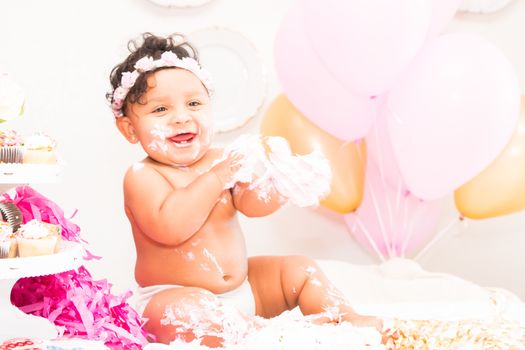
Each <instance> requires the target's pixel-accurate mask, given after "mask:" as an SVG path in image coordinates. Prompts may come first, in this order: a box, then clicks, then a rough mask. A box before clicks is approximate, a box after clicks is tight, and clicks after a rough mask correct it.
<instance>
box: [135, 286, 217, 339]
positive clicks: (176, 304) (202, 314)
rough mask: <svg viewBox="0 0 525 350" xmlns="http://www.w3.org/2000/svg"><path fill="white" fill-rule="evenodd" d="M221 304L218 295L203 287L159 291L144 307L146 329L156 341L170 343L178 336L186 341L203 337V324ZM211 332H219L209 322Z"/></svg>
mask: <svg viewBox="0 0 525 350" xmlns="http://www.w3.org/2000/svg"><path fill="white" fill-rule="evenodd" d="M217 303H218V301H217V297H216V296H215V295H213V294H212V293H210V292H209V291H206V290H204V289H200V288H173V289H168V290H165V291H162V292H160V293H157V294H156V295H154V296H153V298H152V299H151V300H150V302H149V303H148V305H147V306H146V309H145V310H144V318H145V319H146V323H145V325H144V328H145V329H146V331H148V332H149V333H151V334H152V335H153V336H154V338H155V339H154V340H155V341H156V342H160V343H165V344H168V343H169V342H171V341H173V340H175V339H181V340H183V341H186V342H190V341H192V340H194V339H195V338H196V337H201V336H202V335H203V334H204V333H205V331H204V330H202V329H199V328H202V326H201V324H202V323H203V321H204V320H206V319H209V317H207V313H210V312H213V310H214V307H213V306H216V305H217ZM204 324H207V327H208V328H209V329H207V331H208V333H210V332H212V331H217V329H213V325H212V324H211V323H209V322H208V323H206V322H204Z"/></svg>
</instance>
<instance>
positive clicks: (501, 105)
mask: <svg viewBox="0 0 525 350" xmlns="http://www.w3.org/2000/svg"><path fill="white" fill-rule="evenodd" d="M387 106H388V107H387V108H388V128H389V132H390V137H391V140H392V145H393V146H394V153H395V155H396V158H397V161H398V164H399V167H400V169H401V173H402V174H403V178H404V180H405V181H406V184H407V187H408V188H409V189H410V191H411V192H412V193H413V194H414V195H416V196H417V197H419V198H423V199H436V198H439V197H442V196H445V195H447V194H449V193H451V192H452V191H453V190H454V189H456V188H458V187H460V186H461V185H462V184H464V183H465V182H467V181H468V180H470V179H472V178H473V177H474V176H476V175H477V174H478V173H480V172H481V171H482V170H483V169H484V168H486V167H487V166H488V165H489V164H490V163H491V162H492V161H493V160H494V159H495V158H496V157H497V156H498V154H499V153H500V152H501V151H502V150H503V148H504V147H505V145H506V144H507V142H508V141H509V139H510V137H511V135H512V133H513V131H514V129H515V128H516V125H517V121H518V112H519V107H520V88H519V83H518V80H517V77H516V74H515V73H514V70H513V67H512V65H511V64H510V62H509V61H508V60H507V59H506V58H505V56H504V55H503V54H502V53H501V52H500V51H499V50H498V48H496V47H495V46H494V45H492V44H491V43H489V42H488V41H486V40H484V39H483V38H481V37H479V36H475V35H473V34H461V33H459V34H446V35H443V36H441V37H439V38H436V39H435V40H433V41H432V42H431V43H430V44H429V45H428V47H426V49H425V50H424V51H423V52H422V53H421V55H420V57H419V58H418V60H417V61H416V62H414V64H413V65H412V67H411V69H410V71H409V72H407V74H405V75H404V76H403V79H401V80H400V81H399V83H398V84H396V86H394V87H393V88H392V90H391V91H390V93H389V95H388V98H387Z"/></svg>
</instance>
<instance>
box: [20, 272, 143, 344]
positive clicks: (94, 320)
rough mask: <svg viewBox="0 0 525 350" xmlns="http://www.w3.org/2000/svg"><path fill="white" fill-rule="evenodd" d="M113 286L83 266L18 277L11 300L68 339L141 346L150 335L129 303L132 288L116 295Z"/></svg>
mask: <svg viewBox="0 0 525 350" xmlns="http://www.w3.org/2000/svg"><path fill="white" fill-rule="evenodd" d="M110 289H111V284H110V283H108V282H107V280H105V279H103V280H99V281H94V280H93V278H92V277H91V275H90V274H89V272H88V271H87V270H86V268H84V267H83V266H82V267H80V268H79V269H78V272H77V271H74V270H72V271H67V272H63V273H59V274H56V275H48V276H41V277H30V278H22V279H20V280H18V281H17V282H16V284H15V285H14V287H13V289H12V291H11V302H12V303H13V304H14V305H16V306H17V307H18V308H20V310H22V311H24V312H26V313H31V314H33V315H36V316H41V317H44V318H47V319H49V321H51V322H52V323H54V324H55V325H56V326H58V327H59V328H61V329H62V331H63V335H64V337H66V338H70V337H81V338H86V339H91V340H98V341H103V342H104V344H105V345H106V346H108V347H109V348H110V349H113V350H121V349H131V350H135V349H142V346H144V345H145V344H147V338H148V337H149V336H150V335H149V334H147V333H146V332H145V331H144V329H143V328H142V320H141V317H140V316H139V314H138V313H137V312H136V311H135V310H134V309H133V308H132V307H131V306H130V305H129V304H128V303H127V302H126V300H127V299H128V298H129V297H130V296H131V294H132V293H131V291H128V292H127V293H124V294H122V295H119V296H116V295H113V294H111V291H110Z"/></svg>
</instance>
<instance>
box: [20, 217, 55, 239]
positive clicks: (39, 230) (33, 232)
mask: <svg viewBox="0 0 525 350" xmlns="http://www.w3.org/2000/svg"><path fill="white" fill-rule="evenodd" d="M18 234H19V235H20V236H21V237H23V238H27V239H40V238H44V237H47V236H49V229H48V228H47V227H46V225H45V224H44V223H43V222H41V221H38V220H31V221H29V222H28V223H26V224H25V225H22V226H20V228H19V229H18Z"/></svg>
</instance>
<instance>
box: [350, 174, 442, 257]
mask: <svg viewBox="0 0 525 350" xmlns="http://www.w3.org/2000/svg"><path fill="white" fill-rule="evenodd" d="M366 176H367V177H366V185H365V186H366V187H365V196H364V198H363V202H362V203H361V205H360V206H359V208H358V209H357V211H356V212H355V213H352V214H346V215H345V216H344V218H345V221H346V224H347V225H348V227H349V228H350V230H351V232H352V234H353V236H354V238H355V239H356V240H357V241H358V242H359V243H360V244H361V245H362V246H364V247H366V248H367V249H368V250H370V251H371V252H373V253H378V254H381V255H383V256H384V257H400V256H406V255H409V254H411V253H412V252H415V251H416V250H417V249H419V248H422V247H423V245H424V244H425V243H427V242H428V241H430V239H431V238H432V236H433V235H434V234H435V233H436V227H437V224H438V221H439V218H440V215H441V212H442V201H423V200H420V199H418V198H416V197H414V196H413V195H411V194H410V193H408V192H403V191H401V190H400V188H396V187H395V186H390V185H389V184H386V183H385V182H383V181H382V180H381V176H380V174H379V171H378V169H377V168H376V167H375V166H373V165H372V166H369V167H368V169H367V175H366Z"/></svg>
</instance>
